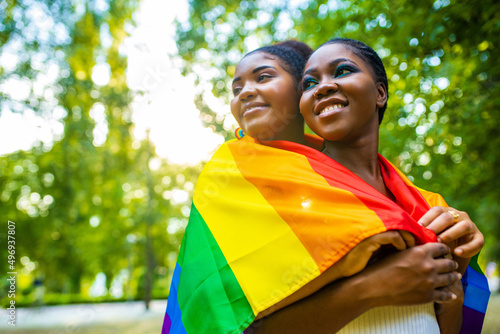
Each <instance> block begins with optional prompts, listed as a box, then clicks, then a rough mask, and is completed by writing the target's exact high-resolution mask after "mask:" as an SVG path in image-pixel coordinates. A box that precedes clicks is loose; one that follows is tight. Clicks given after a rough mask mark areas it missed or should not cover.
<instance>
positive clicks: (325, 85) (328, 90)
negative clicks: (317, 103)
mask: <svg viewBox="0 0 500 334" xmlns="http://www.w3.org/2000/svg"><path fill="white" fill-rule="evenodd" d="M338 90H339V86H338V85H337V84H336V83H335V82H332V81H327V82H322V83H320V84H318V86H317V88H316V90H315V91H314V97H316V98H321V97H324V96H327V95H330V94H333V93H335V92H337V91H338Z"/></svg>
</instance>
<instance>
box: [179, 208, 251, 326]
mask: <svg viewBox="0 0 500 334" xmlns="http://www.w3.org/2000/svg"><path fill="white" fill-rule="evenodd" d="M178 263H179V265H180V267H181V274H180V282H179V290H178V296H177V298H178V301H179V306H180V309H181V311H182V322H183V323H184V325H185V328H186V331H187V332H188V333H233V332H234V333H241V331H242V330H243V329H244V328H245V327H246V326H248V325H249V324H250V323H251V322H252V321H253V319H254V314H253V311H252V308H251V306H250V304H249V303H248V300H247V299H246V297H245V294H244V293H243V290H241V287H240V285H239V283H238V280H237V279H236V277H235V276H234V273H233V271H232V270H231V268H230V267H229V265H228V264H227V261H226V258H225V257H224V254H223V253H222V251H221V249H220V248H219V245H218V244H217V242H216V241H215V239H214V237H213V235H212V233H211V232H210V229H209V228H208V226H207V225H206V223H205V221H204V220H203V218H202V216H201V215H200V213H199V212H198V210H197V209H196V207H195V205H194V204H193V206H192V208H191V215H190V218H189V224H188V225H187V227H186V232H185V235H184V240H183V245H182V247H181V250H180V253H179V258H178Z"/></svg>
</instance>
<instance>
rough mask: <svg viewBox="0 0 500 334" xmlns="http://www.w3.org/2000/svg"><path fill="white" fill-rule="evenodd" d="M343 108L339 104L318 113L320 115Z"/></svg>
mask: <svg viewBox="0 0 500 334" xmlns="http://www.w3.org/2000/svg"><path fill="white" fill-rule="evenodd" d="M343 107H344V105H342V104H340V103H337V104H332V105H329V106H328V107H326V108H325V109H323V110H321V111H320V112H319V113H320V114H322V113H325V112H329V111H332V110H335V109H340V108H343Z"/></svg>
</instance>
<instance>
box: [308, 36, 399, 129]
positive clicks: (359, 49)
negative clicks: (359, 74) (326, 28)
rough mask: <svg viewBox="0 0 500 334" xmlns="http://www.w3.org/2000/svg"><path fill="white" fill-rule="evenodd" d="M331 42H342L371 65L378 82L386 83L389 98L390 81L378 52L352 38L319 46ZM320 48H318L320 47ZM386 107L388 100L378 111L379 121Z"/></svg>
mask: <svg viewBox="0 0 500 334" xmlns="http://www.w3.org/2000/svg"><path fill="white" fill-rule="evenodd" d="M329 44H342V45H344V46H345V47H346V48H347V49H349V50H350V51H352V52H353V53H354V54H355V55H356V56H358V57H359V58H361V59H363V61H365V63H367V64H368V65H370V67H371V68H372V70H373V74H374V75H375V80H376V81H377V82H381V83H383V84H384V85H385V89H386V91H387V98H389V83H388V82H387V73H386V72H385V67H384V64H383V63H382V59H380V57H379V56H378V54H377V53H376V52H375V51H374V50H373V49H372V48H371V47H369V46H368V45H366V44H364V43H362V42H360V41H357V40H354V39H350V38H333V39H331V40H329V41H328V42H325V43H323V44H321V46H320V47H319V48H321V47H322V46H325V45H329ZM319 48H318V49H319ZM385 109H387V101H386V103H385V105H384V106H383V107H382V108H380V109H379V113H378V122H379V124H380V123H382V119H383V118H384V113H385Z"/></svg>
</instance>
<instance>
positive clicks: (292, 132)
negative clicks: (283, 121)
mask: <svg viewBox="0 0 500 334" xmlns="http://www.w3.org/2000/svg"><path fill="white" fill-rule="evenodd" d="M260 140H287V141H291V142H294V143H298V144H302V145H305V144H306V140H305V135H304V122H303V121H302V122H292V123H290V124H288V125H286V126H285V127H284V129H283V130H282V131H280V132H277V133H275V134H274V135H273V136H271V137H267V138H265V139H264V138H262V139H260Z"/></svg>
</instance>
